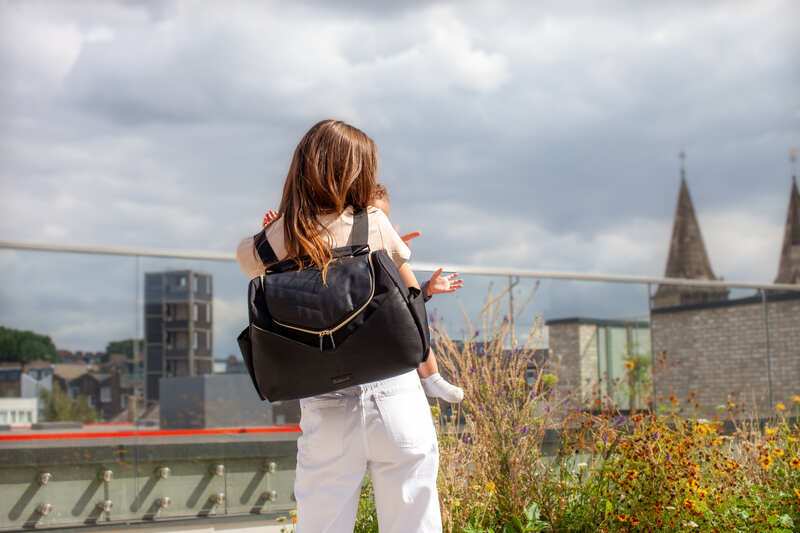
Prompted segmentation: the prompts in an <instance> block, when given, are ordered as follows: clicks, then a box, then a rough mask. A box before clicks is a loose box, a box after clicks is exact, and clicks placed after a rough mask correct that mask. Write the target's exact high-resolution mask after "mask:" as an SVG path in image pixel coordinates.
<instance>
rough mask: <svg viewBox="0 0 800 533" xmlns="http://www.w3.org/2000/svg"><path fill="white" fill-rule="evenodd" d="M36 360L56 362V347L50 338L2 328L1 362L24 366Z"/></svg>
mask: <svg viewBox="0 0 800 533" xmlns="http://www.w3.org/2000/svg"><path fill="white" fill-rule="evenodd" d="M34 359H44V360H45V361H50V362H51V363H54V362H55V361H56V345H55V344H53V340H52V339H51V338H50V337H48V336H47V335H39V334H37V333H34V332H33V331H23V330H18V329H11V328H5V327H3V326H0V361H11V362H15V363H22V364H24V363H27V362H29V361H33V360H34Z"/></svg>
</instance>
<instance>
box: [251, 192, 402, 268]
mask: <svg viewBox="0 0 800 533" xmlns="http://www.w3.org/2000/svg"><path fill="white" fill-rule="evenodd" d="M367 217H368V220H369V238H368V240H367V243H368V244H369V247H370V250H372V251H375V250H386V252H387V253H388V254H389V257H391V258H392V260H393V261H394V263H395V265H397V267H398V268H400V266H401V265H402V264H403V263H405V262H407V261H408V259H409V258H410V257H411V250H410V249H409V248H408V246H406V243H404V242H403V239H401V238H400V235H398V234H397V231H396V230H395V229H394V227H392V224H391V223H390V222H389V218H388V217H387V216H386V215H385V214H384V213H383V211H381V210H380V209H378V208H377V207H372V206H370V207H368V208H367ZM319 223H320V226H322V227H324V228H326V229H327V231H323V232H322V235H323V237H324V238H325V239H326V240H327V242H328V245H329V246H330V247H331V248H337V247H340V246H348V245H350V244H352V243H351V240H350V235H351V233H352V231H353V208H352V207H349V206H348V207H347V208H346V209H345V210H344V211H343V212H342V214H341V215H336V214H330V215H325V216H323V217H320V220H319ZM267 241H269V244H270V246H272V249H273V250H274V251H275V255H276V256H277V257H278V259H281V260H282V259H285V258H286V256H287V253H286V245H285V243H284V238H283V217H280V218H278V219H277V220H275V221H274V222H273V223H272V224H270V226H269V227H268V228H267ZM236 261H237V262H238V263H239V267H240V268H241V269H242V270H243V271H244V272H245V274H247V276H248V277H249V278H250V279H253V278H255V277H257V276H260V275H261V274H263V273H264V265H263V263H261V259H259V257H258V253H257V252H256V249H255V246H254V244H253V237H247V238H245V239H243V240H242V242H240V243H239V247H238V248H237V250H236Z"/></svg>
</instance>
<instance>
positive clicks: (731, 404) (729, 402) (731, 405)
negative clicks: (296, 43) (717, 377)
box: [728, 400, 736, 408]
mask: <svg viewBox="0 0 800 533" xmlns="http://www.w3.org/2000/svg"><path fill="white" fill-rule="evenodd" d="M728 407H731V408H733V407H736V404H735V403H733V402H732V401H730V400H728Z"/></svg>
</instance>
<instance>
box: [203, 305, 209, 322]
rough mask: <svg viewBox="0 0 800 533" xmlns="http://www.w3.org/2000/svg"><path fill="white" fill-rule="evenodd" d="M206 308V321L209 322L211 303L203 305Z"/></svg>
mask: <svg viewBox="0 0 800 533" xmlns="http://www.w3.org/2000/svg"><path fill="white" fill-rule="evenodd" d="M203 307H205V308H206V322H211V304H207V305H205V306H203Z"/></svg>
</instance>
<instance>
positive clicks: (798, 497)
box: [794, 489, 800, 500]
mask: <svg viewBox="0 0 800 533" xmlns="http://www.w3.org/2000/svg"><path fill="white" fill-rule="evenodd" d="M794 495H795V496H797V499H798V500H800V489H794Z"/></svg>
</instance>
